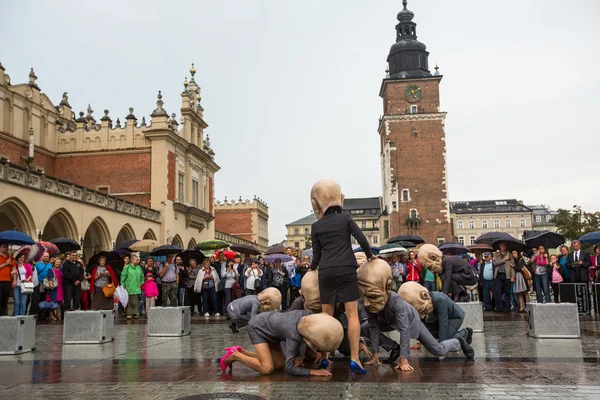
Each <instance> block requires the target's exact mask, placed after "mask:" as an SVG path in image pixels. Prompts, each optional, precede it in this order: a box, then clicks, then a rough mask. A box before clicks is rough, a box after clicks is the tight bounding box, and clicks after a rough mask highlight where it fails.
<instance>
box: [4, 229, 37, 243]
mask: <svg viewBox="0 0 600 400" xmlns="http://www.w3.org/2000/svg"><path fill="white" fill-rule="evenodd" d="M0 244H20V245H26V244H35V240H33V239H32V238H31V237H30V236H29V235H26V234H24V233H23V232H19V231H3V232H0Z"/></svg>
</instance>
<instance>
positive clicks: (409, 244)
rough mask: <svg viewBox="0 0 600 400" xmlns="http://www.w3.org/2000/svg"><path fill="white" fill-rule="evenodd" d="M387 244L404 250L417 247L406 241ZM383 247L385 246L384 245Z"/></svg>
mask: <svg viewBox="0 0 600 400" xmlns="http://www.w3.org/2000/svg"><path fill="white" fill-rule="evenodd" d="M387 244H397V245H398V246H402V247H404V248H406V249H412V248H413V247H417V245H416V244H414V243H413V242H407V241H406V240H398V241H397V242H389V241H388V243H387ZM384 246H385V245H384Z"/></svg>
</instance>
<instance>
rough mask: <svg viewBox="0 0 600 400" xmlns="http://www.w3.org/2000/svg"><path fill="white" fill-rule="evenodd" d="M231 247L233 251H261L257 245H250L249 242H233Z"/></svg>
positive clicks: (249, 252) (247, 252) (246, 252)
mask: <svg viewBox="0 0 600 400" xmlns="http://www.w3.org/2000/svg"><path fill="white" fill-rule="evenodd" d="M229 248H230V249H231V251H237V252H238V253H242V254H251V255H257V254H260V253H261V251H260V250H258V249H257V248H256V247H253V246H250V245H249V244H232V245H231V246H229Z"/></svg>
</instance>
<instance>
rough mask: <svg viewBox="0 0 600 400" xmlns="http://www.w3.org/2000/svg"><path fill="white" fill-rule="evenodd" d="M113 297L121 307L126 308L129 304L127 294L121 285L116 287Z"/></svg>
mask: <svg viewBox="0 0 600 400" xmlns="http://www.w3.org/2000/svg"><path fill="white" fill-rule="evenodd" d="M115 297H116V298H117V300H119V302H120V303H121V305H122V306H123V307H127V303H129V293H127V290H125V288H124V287H123V285H119V286H117V288H116V289H115Z"/></svg>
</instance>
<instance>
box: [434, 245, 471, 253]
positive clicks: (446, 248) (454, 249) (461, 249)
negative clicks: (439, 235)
mask: <svg viewBox="0 0 600 400" xmlns="http://www.w3.org/2000/svg"><path fill="white" fill-rule="evenodd" d="M438 249H440V251H441V252H442V253H444V254H448V253H450V254H452V255H454V256H458V255H460V254H467V253H470V252H471V250H470V249H469V248H468V247H466V246H465V245H464V244H462V243H458V242H444V243H442V244H440V245H439V246H438Z"/></svg>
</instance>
